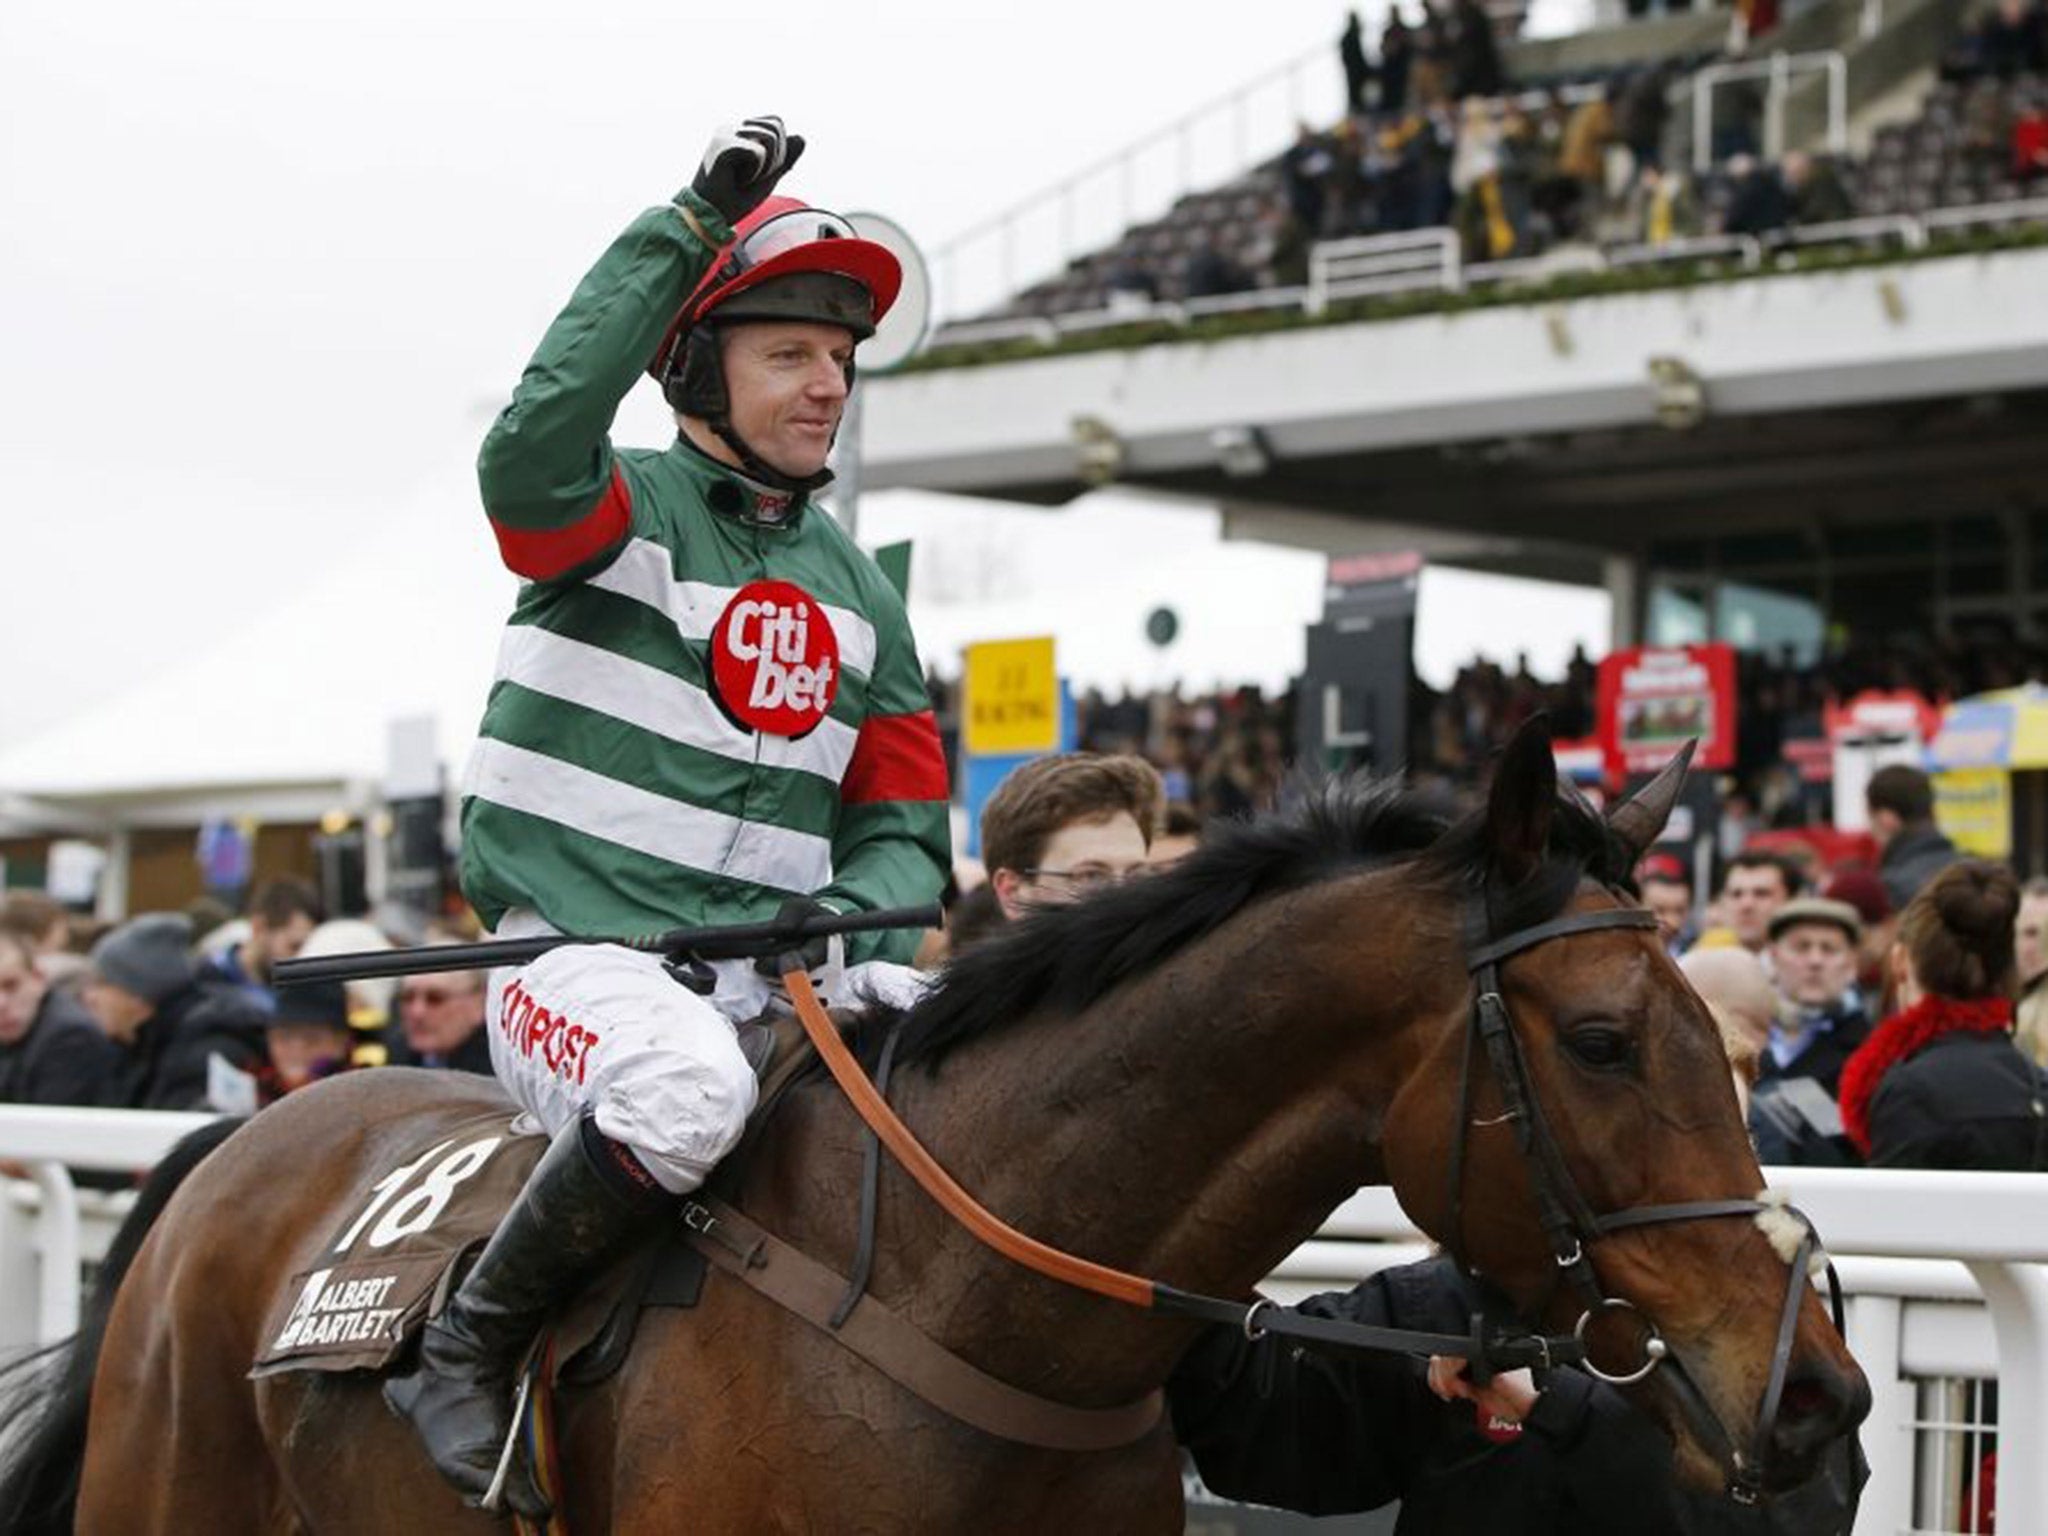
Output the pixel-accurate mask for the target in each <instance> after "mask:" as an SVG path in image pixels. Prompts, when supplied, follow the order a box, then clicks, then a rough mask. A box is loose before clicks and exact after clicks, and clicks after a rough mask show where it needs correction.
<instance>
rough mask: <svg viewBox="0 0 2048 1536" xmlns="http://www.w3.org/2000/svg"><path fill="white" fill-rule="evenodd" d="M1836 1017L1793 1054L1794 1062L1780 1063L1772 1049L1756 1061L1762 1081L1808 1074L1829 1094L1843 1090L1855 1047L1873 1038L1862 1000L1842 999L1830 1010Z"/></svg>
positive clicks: (1766, 1081) (1758, 1076)
mask: <svg viewBox="0 0 2048 1536" xmlns="http://www.w3.org/2000/svg"><path fill="white" fill-rule="evenodd" d="M1827 1013H1828V1016H1829V1018H1830V1019H1831V1020H1832V1021H1833V1022H1832V1023H1831V1024H1830V1026H1829V1027H1828V1028H1827V1029H1826V1030H1825V1031H1824V1032H1822V1033H1820V1034H1816V1035H1815V1036H1814V1037H1813V1039H1812V1040H1810V1041H1808V1042H1807V1046H1806V1049H1805V1050H1803V1051H1801V1052H1800V1053H1799V1054H1798V1055H1797V1056H1795V1057H1793V1058H1792V1062H1791V1065H1789V1066H1783V1067H1781V1066H1779V1065H1778V1061H1777V1058H1776V1057H1775V1056H1773V1055H1772V1054H1771V1053H1770V1052H1769V1051H1765V1052H1764V1053H1763V1057H1762V1059H1761V1060H1760V1061H1758V1063H1757V1082H1758V1084H1759V1085H1761V1084H1764V1083H1768V1082H1771V1081H1773V1080H1774V1079H1776V1078H1781V1077H1808V1078H1811V1079H1813V1081H1815V1082H1816V1083H1818V1084H1820V1086H1821V1087H1822V1088H1823V1089H1825V1090H1826V1092H1827V1096H1828V1097H1829V1098H1831V1099H1832V1098H1834V1097H1835V1096H1836V1095H1837V1094H1839V1093H1840V1092H1841V1091H1842V1086H1841V1085H1842V1068H1843V1066H1844V1065H1846V1064H1847V1062H1848V1060H1849V1058H1850V1057H1851V1056H1852V1055H1854V1054H1855V1051H1856V1047H1857V1046H1859V1045H1861V1044H1862V1043H1863V1042H1864V1041H1865V1040H1868V1039H1869V1038H1870V1027H1871V1026H1870V1015H1869V1014H1868V1013H1866V1012H1865V1011H1864V1009H1863V1005H1862V1003H1861V1002H1851V1001H1848V1000H1846V999H1845V1000H1839V1001H1837V1002H1836V1003H1835V1004H1833V1005H1832V1006H1831V1007H1829V1008H1828V1010H1827Z"/></svg>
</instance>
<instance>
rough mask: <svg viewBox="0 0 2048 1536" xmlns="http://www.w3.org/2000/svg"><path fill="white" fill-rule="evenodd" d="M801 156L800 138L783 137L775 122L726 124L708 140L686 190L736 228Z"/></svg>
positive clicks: (758, 120)
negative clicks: (694, 176) (735, 225)
mask: <svg viewBox="0 0 2048 1536" xmlns="http://www.w3.org/2000/svg"><path fill="white" fill-rule="evenodd" d="M803 152H804V141H803V138H802V136H801V135H798V134H793V133H785V132H784V131H783V128H782V119H781V118H779V117H750V118H748V119H747V120H746V121H745V122H744V123H740V124H738V125H736V126H735V125H732V124H727V125H726V126H725V127H723V128H720V129H719V130H718V132H717V133H715V134H713V135H712V136H711V143H710V144H709V145H708V146H707V147H706V148H705V150H704V163H703V164H702V165H700V166H698V167H697V179H696V180H695V181H693V182H691V183H690V190H691V191H692V192H695V193H696V194H697V195H698V196H699V197H701V198H703V199H704V201H705V202H707V203H709V204H710V205H711V206H712V207H714V208H716V209H717V210H718V212H719V214H720V215H721V216H722V217H723V218H724V219H725V222H726V223H728V224H737V223H738V222H739V221H740V220H741V219H743V218H745V217H746V216H747V215H748V214H750V213H752V212H753V211H754V210H755V209H756V208H758V207H760V206H761V202H762V199H764V198H765V197H767V196H768V194H769V193H771V192H773V191H774V190H775V183H776V182H778V181H780V180H781V179H782V176H783V173H784V172H785V171H787V170H788V169H789V168H790V167H791V166H793V165H795V164H796V163H797V160H798V159H799V158H800V157H801V156H802V155H803Z"/></svg>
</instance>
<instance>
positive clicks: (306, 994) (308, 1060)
mask: <svg viewBox="0 0 2048 1536" xmlns="http://www.w3.org/2000/svg"><path fill="white" fill-rule="evenodd" d="M348 1014H349V1004H348V991H347V989H346V988H345V987H344V986H343V985H342V984H341V983H340V982H338V981H314V982H302V983H300V984H299V985H297V986H288V987H279V988H278V989H277V1012H276V1013H275V1014H273V1015H272V1016H271V1019H270V1022H269V1025H268V1026H267V1027H266V1028H265V1030H264V1032H263V1041H264V1048H265V1054H266V1055H267V1056H268V1058H269V1060H268V1061H267V1063H265V1065H264V1066H263V1067H262V1068H261V1069H259V1071H258V1073H257V1081H258V1093H259V1096H260V1097H261V1099H262V1102H264V1103H266V1104H270V1103H274V1102H276V1101H277V1100H278V1099H281V1098H283V1097H284V1096H285V1095H286V1094H288V1093H293V1092H296V1091H297V1090H298V1089H300V1088H303V1087H305V1086H306V1085H307V1084H308V1083H314V1082H318V1081H319V1080H320V1079H321V1078H323V1077H332V1076H333V1075H334V1074H335V1073H337V1072H346V1071H347V1070H348V1069H349V1065H350V1061H351V1058H352V1057H353V1054H354V1051H355V1032H354V1031H353V1030H352V1029H350V1028H349V1021H348Z"/></svg>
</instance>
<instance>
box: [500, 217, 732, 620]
mask: <svg viewBox="0 0 2048 1536" xmlns="http://www.w3.org/2000/svg"><path fill="white" fill-rule="evenodd" d="M692 221H694V225H695V227H694V228H693V227H692ZM700 232H701V237H700ZM731 237H732V231H731V228H730V227H729V226H728V225H727V224H726V222H725V220H724V219H723V218H722V217H720V215H719V213H718V211H717V210H716V209H715V208H713V207H712V206H711V205H710V204H709V203H707V202H705V201H704V199H702V198H701V197H699V196H697V195H696V194H695V193H694V192H683V193H681V194H679V195H678V197H677V199H676V201H675V202H673V203H669V204H665V205H663V206H662V207H659V208H650V209H648V210H647V212H645V213H643V214H641V215H640V217H639V218H637V219H635V220H634V221H633V222H632V223H631V224H629V225H627V226H626V229H625V232H624V233H623V234H621V235H620V236H619V237H618V239H616V240H614V241H613V242H612V243H611V246H610V248H609V249H607V250H606V251H605V253H604V255H602V256H600V257H599V258H598V261H597V265H596V266H594V267H592V268H591V269H590V272H589V274H588V275H587V276H586V277H585V278H584V279H583V281H582V283H581V284H580V285H579V286H578V287H577V289H576V292H575V295H574V296H573V297H572V298H571V299H570V300H569V304H568V307H567V308H565V309H564V310H563V311H562V313H561V314H560V315H559V316H557V317H556V319H555V323H554V324H553V325H551V326H549V327H548V333H547V335H546V336H544V337H542V338H541V344H540V348H539V350H538V351H536V352H535V353H534V354H533V360H532V361H531V362H529V363H528V364H527V365H526V372H525V373H524V374H523V375H522V376H521V378H520V380H519V387H518V388H517V389H515V390H514V391H513V392H512V403H511V404H510V405H508V406H506V407H505V409H504V410H503V411H502V412H501V413H500V414H499V416H498V419H497V421H496V422H494V423H493V424H492V426H491V430H490V433H489V434H488V435H487V436H486V437H485V438H484V445H483V451H482V452H481V453H480V454H479V455H478V457H477V480H478V483H479V485H480V486H481V488H482V491H483V500H484V510H485V512H487V513H488V514H489V515H490V519H491V528H492V530H493V531H494V532H495V533H496V534H497V536H498V549H499V552H500V553H501V554H502V556H503V557H504V561H505V564H506V565H507V566H509V567H510V568H511V569H512V570H513V571H514V572H516V573H517V574H519V575H521V576H525V577H527V578H529V579H530V580H534V581H550V580H555V579H558V578H560V577H564V576H574V575H581V574H583V573H585V572H588V571H591V570H595V569H597V568H599V567H600V566H601V565H602V564H603V563H604V562H605V561H606V560H608V559H609V558H610V557H611V556H612V555H614V554H616V553H617V552H618V550H619V548H620V546H621V545H623V544H624V543H625V541H626V537H627V534H628V532H629V531H630V529H631V526H632V512H633V496H632V488H631V486H630V485H629V483H628V481H627V478H626V476H625V474H624V472H623V467H622V466H621V465H620V463H619V462H618V461H617V459H616V458H615V457H614V455H613V453H612V445H611V439H610V437H609V436H608V435H607V434H608V433H609V432H610V430H611V424H612V418H613V417H614V416H616V415H617V414H618V409H619V402H620V401H621V400H623V399H625V397H626V393H627V391H628V390H630V389H631V388H632V387H633V384H634V382H635V381H636V380H638V379H639V377H640V375H641V373H642V371H643V370H644V369H645V368H646V367H647V365H648V363H649V362H650V361H652V360H653V357H654V354H655V351H656V349H657V348H658V347H659V346H660V345H661V342H662V339H663V338H664V336H666V334H667V332H668V327H669V324H670V322H672V321H673V320H674V319H675V317H676V312H677V311H678V310H680V309H681V308H682V305H683V300H684V299H686V298H688V297H689V294H690V291H691V289H692V288H693V287H694V286H695V285H696V283H697V281H698V279H699V278H701V277H702V276H703V274H704V272H705V270H706V269H707V268H708V267H709V266H710V264H711V261H712V259H713V257H714V256H716V254H717V251H718V243H719V242H723V241H725V240H729V239H730V238H731ZM707 242H710V243H707Z"/></svg>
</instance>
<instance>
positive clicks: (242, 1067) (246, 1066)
mask: <svg viewBox="0 0 2048 1536" xmlns="http://www.w3.org/2000/svg"><path fill="white" fill-rule="evenodd" d="M268 1023H269V1019H268V1017H267V1016H266V1015H265V1014H264V1012H263V1010H262V1008H260V1007H259V1006H257V1004H256V1003H255V1002H253V1001H251V999H250V998H249V997H248V995H247V994H246V993H244V992H243V991H242V990H241V989H240V988H238V987H236V986H234V985H233V984H232V983H229V982H224V981H216V980H213V979H211V978H206V977H202V978H201V979H200V980H198V981H195V982H194V983H192V985H190V986H188V987H185V988H182V989H181V990H179V991H177V992H173V993H172V994H171V995H170V996H169V997H167V998H165V999H164V1000H163V1001H162V1002H161V1003H159V1004H157V1010H156V1012H155V1013H153V1014H151V1015H150V1016H149V1018H148V1019H147V1020H145V1021H144V1023H143V1026H142V1028H141V1030H140V1031H139V1032H138V1033H137V1035H136V1037H135V1042H134V1044H132V1045H131V1046H129V1048H128V1051H127V1053H126V1059H125V1060H124V1061H123V1062H122V1063H121V1066H120V1068H119V1070H118V1071H117V1072H116V1073H115V1076H114V1081H113V1084H112V1087H111V1090H110V1091H109V1093H108V1094H107V1095H106V1097H105V1098H104V1099H103V1100H102V1102H104V1103H106V1104H108V1105H110V1106H112V1107H114V1108H117V1109H206V1108H209V1107H210V1106H209V1105H208V1103H207V1062H208V1060H209V1059H210V1058H212V1057H214V1056H219V1057H220V1058H222V1059H223V1060H224V1061H226V1062H227V1064H228V1065H229V1066H231V1067H234V1068H236V1069H237V1070H238V1071H242V1072H251V1073H253V1072H256V1071H258V1070H259V1069H261V1068H262V1067H263V1066H264V1065H265V1064H266V1063H267V1061H268V1060H269V1053H268V1051H267V1050H266V1049H265V1047H264V1043H263V1032H264V1029H265V1028H266V1027H267V1025H268Z"/></svg>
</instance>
